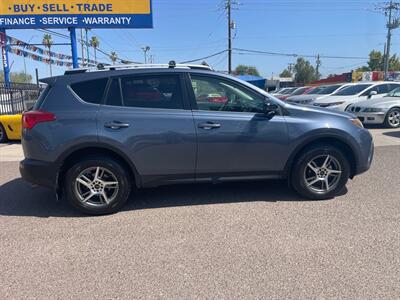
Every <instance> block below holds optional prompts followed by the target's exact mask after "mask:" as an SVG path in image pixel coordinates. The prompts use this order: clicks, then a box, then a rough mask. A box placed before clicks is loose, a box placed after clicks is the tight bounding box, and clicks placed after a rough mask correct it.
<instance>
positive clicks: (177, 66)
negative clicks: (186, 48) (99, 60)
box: [100, 62, 213, 71]
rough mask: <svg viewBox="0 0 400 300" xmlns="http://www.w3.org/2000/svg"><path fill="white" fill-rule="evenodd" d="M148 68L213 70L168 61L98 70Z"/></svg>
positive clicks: (114, 66) (203, 66) (204, 66)
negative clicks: (165, 62)
mask: <svg viewBox="0 0 400 300" xmlns="http://www.w3.org/2000/svg"><path fill="white" fill-rule="evenodd" d="M148 68H169V69H197V70H209V71H213V69H212V68H211V67H210V66H206V65H186V64H176V63H172V62H170V63H169V64H121V65H113V66H102V67H101V68H100V70H124V69H148Z"/></svg>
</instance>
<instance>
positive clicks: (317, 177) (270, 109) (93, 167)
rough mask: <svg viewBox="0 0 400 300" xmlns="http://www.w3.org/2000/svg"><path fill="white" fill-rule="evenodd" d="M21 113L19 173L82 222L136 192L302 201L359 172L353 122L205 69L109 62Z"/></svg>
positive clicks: (52, 87) (368, 141) (366, 138)
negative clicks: (213, 192)
mask: <svg viewBox="0 0 400 300" xmlns="http://www.w3.org/2000/svg"><path fill="white" fill-rule="evenodd" d="M43 82H44V83H46V84H47V88H46V89H45V90H44V92H43V93H42V94H41V96H40V98H39V99H38V101H37V103H36V104H35V106H34V107H33V109H32V110H31V111H29V112H27V113H25V114H24V115H23V138H22V145H23V149H24V154H25V159H24V160H23V161H22V162H21V164H20V172H21V174H22V177H23V178H24V179H26V180H27V181H30V182H32V183H34V184H37V185H41V186H46V187H50V188H53V189H54V190H55V192H56V193H57V195H58V196H59V197H61V196H62V197H65V198H66V199H68V200H69V201H70V202H71V204H72V205H73V206H75V207H76V208H78V209H79V210H81V211H83V212H85V213H88V214H105V213H112V212H115V211H117V210H119V209H120V208H121V207H122V206H123V205H124V204H125V203H126V201H127V200H128V198H129V196H130V194H131V192H132V191H133V190H134V189H136V188H144V187H156V186H160V185H164V184H176V183H192V182H193V183H201V182H212V183H216V182H223V181H232V180H263V179H272V178H275V179H276V178H285V179H287V180H288V182H289V184H290V186H291V187H293V188H294V189H295V190H296V191H297V192H298V193H299V194H300V195H302V196H303V197H306V198H309V199H327V198H332V197H334V196H336V195H337V194H338V193H340V192H341V190H342V189H343V188H344V187H345V185H346V183H347V181H348V179H349V178H353V176H355V175H357V174H360V173H363V172H365V171H367V170H368V169H369V167H370V164H371V161H372V157H373V142H372V138H371V135H370V133H369V132H368V131H367V130H365V129H364V128H363V126H362V124H361V123H360V121H359V120H358V119H357V118H355V117H354V116H353V115H351V114H348V113H341V112H336V111H328V110H325V109H323V108H313V107H304V106H296V105H291V104H288V103H284V102H282V101H280V100H278V99H275V98H274V97H272V96H271V95H269V94H267V93H265V92H264V91H262V90H260V89H258V88H256V87H254V86H252V85H249V84H247V83H245V82H243V81H240V80H237V79H235V78H233V77H231V76H226V75H223V74H220V73H217V72H214V71H212V70H211V69H209V68H207V67H205V66H188V65H175V64H173V63H171V64H169V65H165V66H161V65H160V66H124V67H121V66H114V67H102V68H100V70H75V71H69V72H66V74H65V75H63V76H58V77H53V78H48V79H44V80H43Z"/></svg>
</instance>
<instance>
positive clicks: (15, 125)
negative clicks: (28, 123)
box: [0, 114, 22, 143]
mask: <svg viewBox="0 0 400 300" xmlns="http://www.w3.org/2000/svg"><path fill="white" fill-rule="evenodd" d="M21 132H22V115H20V114H18V115H1V116H0V143H4V142H7V141H8V140H20V139H21Z"/></svg>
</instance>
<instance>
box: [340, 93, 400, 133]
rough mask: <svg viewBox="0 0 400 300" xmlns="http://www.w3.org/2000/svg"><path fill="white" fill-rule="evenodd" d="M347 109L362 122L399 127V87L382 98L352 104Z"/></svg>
mask: <svg viewBox="0 0 400 300" xmlns="http://www.w3.org/2000/svg"><path fill="white" fill-rule="evenodd" d="M347 111H348V112H350V113H353V114H355V115H356V116H357V118H359V119H360V121H361V122H363V123H364V124H380V125H382V124H383V125H385V127H388V128H399V127H400V88H397V89H395V90H393V91H391V92H390V93H389V94H387V95H386V96H384V97H382V98H377V99H373V100H366V101H360V102H358V103H356V104H352V105H350V107H349V108H348V109H347Z"/></svg>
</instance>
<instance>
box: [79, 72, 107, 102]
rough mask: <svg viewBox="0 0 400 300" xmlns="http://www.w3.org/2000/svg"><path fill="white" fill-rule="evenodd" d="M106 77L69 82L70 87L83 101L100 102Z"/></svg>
mask: <svg viewBox="0 0 400 300" xmlns="http://www.w3.org/2000/svg"><path fill="white" fill-rule="evenodd" d="M107 81H108V79H107V78H102V79H96V80H90V81H84V82H79V83H74V84H71V89H72V90H73V91H74V92H75V93H76V94H77V95H78V96H79V98H81V99H82V100H83V101H85V102H89V103H93V104H100V102H101V100H102V99H103V96H104V91H105V89H106V85H107Z"/></svg>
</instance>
